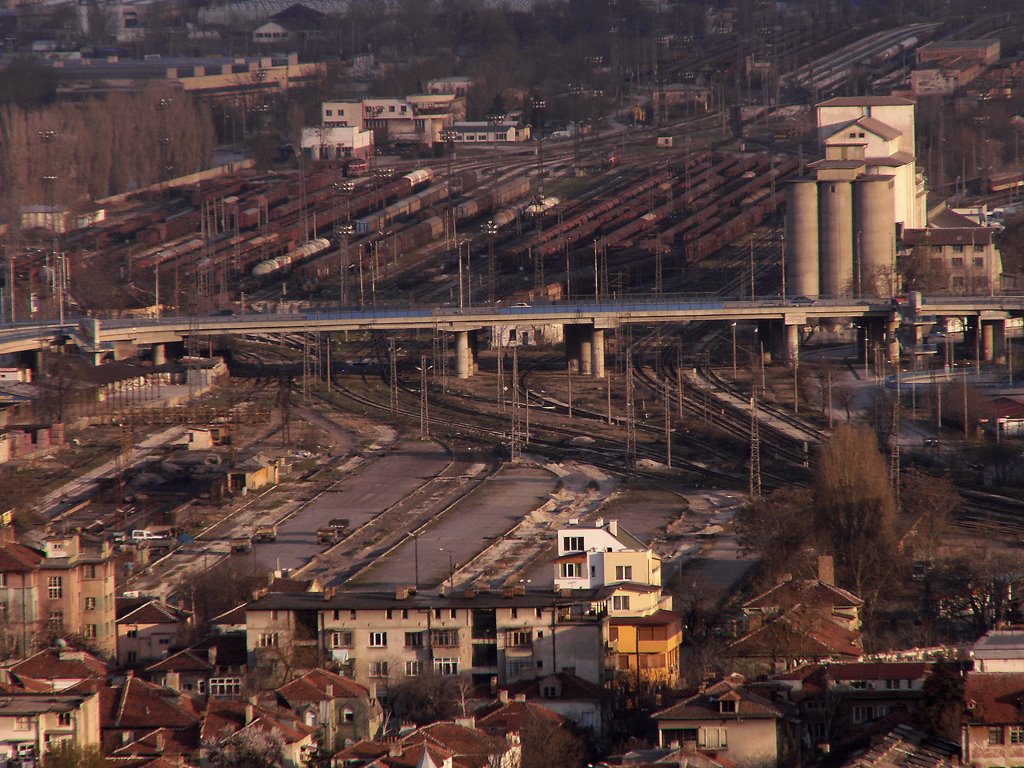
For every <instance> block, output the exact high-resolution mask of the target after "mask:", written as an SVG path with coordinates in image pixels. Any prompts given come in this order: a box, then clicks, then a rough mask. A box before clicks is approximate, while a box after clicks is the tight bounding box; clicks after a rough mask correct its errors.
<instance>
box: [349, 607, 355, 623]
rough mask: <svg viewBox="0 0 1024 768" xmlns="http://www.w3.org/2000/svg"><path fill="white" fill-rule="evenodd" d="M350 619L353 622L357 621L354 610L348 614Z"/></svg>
mask: <svg viewBox="0 0 1024 768" xmlns="http://www.w3.org/2000/svg"><path fill="white" fill-rule="evenodd" d="M348 617H349V619H351V620H352V621H355V620H356V612H355V610H354V609H353V610H351V611H349V612H348Z"/></svg>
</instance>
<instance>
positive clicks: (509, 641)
mask: <svg viewBox="0 0 1024 768" xmlns="http://www.w3.org/2000/svg"><path fill="white" fill-rule="evenodd" d="M505 645H507V646H509V647H510V648H524V647H528V646H531V645H533V632H531V631H530V630H528V629H527V630H522V631H520V630H514V631H512V632H509V633H508V635H507V638H506V643H505Z"/></svg>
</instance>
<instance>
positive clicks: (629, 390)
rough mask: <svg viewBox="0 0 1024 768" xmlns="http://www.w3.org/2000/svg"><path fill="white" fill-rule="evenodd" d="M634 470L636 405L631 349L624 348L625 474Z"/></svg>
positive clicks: (630, 473)
mask: <svg viewBox="0 0 1024 768" xmlns="http://www.w3.org/2000/svg"><path fill="white" fill-rule="evenodd" d="M635 471H636V405H635V402H634V397H633V350H632V348H630V349H627V350H626V475H627V476H632V475H633V474H634V472H635Z"/></svg>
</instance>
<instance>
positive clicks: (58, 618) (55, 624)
mask: <svg viewBox="0 0 1024 768" xmlns="http://www.w3.org/2000/svg"><path fill="white" fill-rule="evenodd" d="M63 626H64V611H51V612H50V628H51V629H61V628H62V627H63Z"/></svg>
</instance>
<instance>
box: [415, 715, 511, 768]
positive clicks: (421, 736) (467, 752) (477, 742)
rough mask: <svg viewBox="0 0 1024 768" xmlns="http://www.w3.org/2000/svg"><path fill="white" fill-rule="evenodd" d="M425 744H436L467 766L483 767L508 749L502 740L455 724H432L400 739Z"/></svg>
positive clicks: (475, 729)
mask: <svg viewBox="0 0 1024 768" xmlns="http://www.w3.org/2000/svg"><path fill="white" fill-rule="evenodd" d="M422 742H427V743H430V744H437V745H439V746H441V747H442V748H444V749H446V750H448V751H449V752H451V753H452V754H453V755H455V756H457V757H459V758H460V759H462V760H464V761H466V762H467V763H468V764H469V765H473V766H481V767H482V766H485V765H487V764H488V761H489V760H490V758H491V756H492V755H497V754H503V753H504V752H505V751H506V750H507V749H508V744H507V743H506V742H505V740H504V739H497V738H495V737H493V736H490V735H489V734H487V733H484V732H483V731H481V730H479V729H477V728H469V727H467V726H464V725H458V724H457V723H449V722H442V723H432V724H430V725H426V726H424V727H422V728H418V729H417V730H415V731H413V732H412V733H410V734H409V735H408V736H406V737H404V738H403V739H402V743H403V744H419V743H422Z"/></svg>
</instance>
